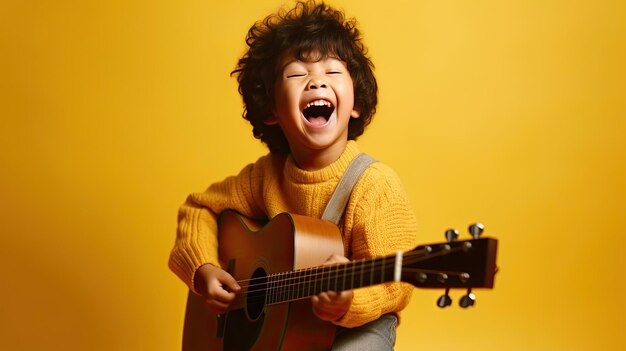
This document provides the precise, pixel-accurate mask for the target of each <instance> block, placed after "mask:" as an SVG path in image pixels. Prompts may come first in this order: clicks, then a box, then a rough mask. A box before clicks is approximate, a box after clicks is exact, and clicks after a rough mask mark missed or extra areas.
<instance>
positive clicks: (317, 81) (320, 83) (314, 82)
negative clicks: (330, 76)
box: [308, 77, 327, 89]
mask: <svg viewBox="0 0 626 351" xmlns="http://www.w3.org/2000/svg"><path fill="white" fill-rule="evenodd" d="M308 87H309V89H322V88H327V86H326V82H325V81H324V79H322V78H321V77H312V78H311V80H310V81H309V84H308Z"/></svg>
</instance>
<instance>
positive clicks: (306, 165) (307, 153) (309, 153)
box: [291, 140, 348, 171]
mask: <svg viewBox="0 0 626 351" xmlns="http://www.w3.org/2000/svg"><path fill="white" fill-rule="evenodd" d="M347 143H348V141H347V140H346V141H345V142H342V143H335V144H333V145H331V146H329V147H327V148H324V149H298V150H296V149H293V148H292V150H291V155H292V156H293V159H294V161H295V162H296V165H298V167H299V168H301V169H303V170H305V171H317V170H320V169H322V168H325V167H327V166H329V165H330V164H332V163H333V162H335V161H337V160H338V159H339V157H341V155H342V154H343V151H344V150H345V148H346V145H347Z"/></svg>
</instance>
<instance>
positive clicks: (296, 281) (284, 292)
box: [238, 247, 463, 300]
mask: <svg viewBox="0 0 626 351" xmlns="http://www.w3.org/2000/svg"><path fill="white" fill-rule="evenodd" d="M462 249H463V248H461V247H457V248H454V249H451V250H447V251H441V252H438V253H435V254H427V255H422V253H421V252H418V251H412V252H409V253H406V254H405V256H404V258H405V259H404V260H403V263H406V264H413V263H417V262H420V261H424V260H425V259H431V258H433V257H436V256H441V255H446V254H449V253H451V252H453V251H459V250H462ZM422 251H425V250H422ZM366 261H371V262H372V264H370V265H367V264H366ZM384 261H385V260H383V259H382V258H380V257H379V258H375V259H363V260H359V261H353V262H350V263H340V264H336V265H328V266H318V267H313V268H306V269H302V270H297V271H291V272H282V273H276V274H272V275H270V276H266V277H260V278H252V279H247V280H241V281H238V282H245V281H249V282H251V281H257V280H263V282H261V283H254V284H248V286H247V287H248V291H247V293H248V294H254V295H258V294H260V295H262V296H259V298H265V294H262V293H263V292H266V291H268V290H276V293H275V294H274V295H279V296H280V297H281V299H282V298H284V297H288V298H287V299H286V300H293V299H294V298H289V297H290V296H294V295H298V296H299V294H300V293H304V290H303V289H304V288H307V287H308V289H307V291H308V293H310V290H311V288H313V289H314V291H318V290H319V292H322V291H327V290H329V289H328V287H329V285H330V283H331V281H332V280H335V284H337V283H339V282H343V286H344V288H345V285H346V281H345V278H346V277H351V278H353V276H354V274H355V272H357V271H360V272H359V273H360V275H361V280H362V279H363V276H366V275H368V276H370V278H369V279H370V280H372V279H374V277H373V276H371V275H372V273H373V272H378V271H380V268H381V267H389V269H391V268H393V266H392V263H389V264H386V263H385V262H384ZM357 265H359V266H357ZM342 266H343V267H344V268H343V269H342ZM333 267H336V269H334V270H333V269H332V268H333ZM307 270H310V271H315V273H313V274H306V271H307ZM405 270H406V269H405ZM410 270H411V271H412V272H414V273H418V272H423V273H431V274H432V273H446V274H448V275H454V276H458V275H461V274H462V273H463V272H452V271H441V270H426V269H410ZM303 273H305V274H304V275H303ZM298 274H300V275H298ZM280 275H286V276H290V277H288V278H286V279H284V280H282V281H281V282H278V284H276V282H275V281H272V279H271V278H276V277H279V276H280ZM320 276H321V277H322V280H321V281H315V279H318V278H319V277H320ZM390 276H391V275H390ZM324 279H326V283H327V284H326V285H327V289H322V286H323V285H324V284H323V283H324ZM366 279H367V278H366ZM382 279H384V278H383V276H382V275H381V277H380V278H379V280H382ZM381 282H382V281H381ZM318 283H319V284H318ZM361 284H362V283H361ZM241 285H243V287H245V286H246V285H245V284H241ZM318 285H319V286H318ZM351 285H352V286H353V287H355V284H354V280H353V279H352V281H351ZM337 287H338V286H337ZM358 287H360V286H356V287H355V288H358ZM294 288H295V289H294ZM346 290H347V289H346ZM241 293H243V292H240V294H241ZM313 295H314V294H313ZM309 296H312V295H309Z"/></svg>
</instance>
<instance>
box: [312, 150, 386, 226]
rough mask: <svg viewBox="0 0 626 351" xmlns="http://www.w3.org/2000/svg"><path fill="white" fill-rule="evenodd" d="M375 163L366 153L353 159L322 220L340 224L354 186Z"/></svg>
mask: <svg viewBox="0 0 626 351" xmlns="http://www.w3.org/2000/svg"><path fill="white" fill-rule="evenodd" d="M374 162H376V160H374V159H373V158H371V157H370V156H369V155H367V154H364V153H360V154H358V155H357V156H356V157H355V158H354V159H352V161H351V162H350V164H349V165H348V168H347V169H346V171H345V172H344V173H343V176H342V177H341V180H339V183H338V184H337V187H336V188H335V192H334V193H333V195H332V196H331V198H330V201H328V204H327V205H326V208H325V209H324V213H323V214H322V219H324V220H327V221H330V222H333V223H335V224H339V222H340V221H341V217H343V212H344V211H345V209H346V205H347V204H348V200H349V199H350V194H351V193H352V188H354V185H355V184H356V182H357V181H358V180H359V178H361V175H362V174H363V172H365V170H366V169H367V167H369V165H371V164H372V163H374ZM342 234H343V233H342Z"/></svg>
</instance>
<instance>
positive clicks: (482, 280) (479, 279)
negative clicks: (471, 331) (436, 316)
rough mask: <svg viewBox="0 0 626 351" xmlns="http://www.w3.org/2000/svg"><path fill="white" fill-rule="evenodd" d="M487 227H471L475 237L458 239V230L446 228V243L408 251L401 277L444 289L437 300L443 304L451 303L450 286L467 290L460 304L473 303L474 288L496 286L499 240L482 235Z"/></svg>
mask: <svg viewBox="0 0 626 351" xmlns="http://www.w3.org/2000/svg"><path fill="white" fill-rule="evenodd" d="M483 229H484V227H483V226H482V225H481V224H472V225H471V226H470V227H469V231H470V234H471V235H472V237H473V238H472V239H469V240H457V238H458V232H457V231H456V230H453V229H450V230H447V231H446V239H447V241H446V242H442V243H435V244H429V245H420V246H418V247H416V248H415V249H413V250H411V251H409V252H406V253H405V254H404V257H403V260H402V275H401V280H402V281H405V282H408V283H411V284H413V285H415V286H416V287H419V288H443V289H446V294H445V295H443V296H442V297H441V298H440V299H439V300H440V301H438V305H439V306H440V307H445V306H448V305H450V303H451V301H450V297H449V296H448V291H449V289H450V288H463V289H468V293H467V295H465V296H464V297H463V298H462V299H461V307H468V306H471V305H473V302H474V299H475V298H474V295H473V294H472V293H471V289H472V288H488V289H491V288H493V284H494V277H495V274H496V272H497V266H496V252H497V249H498V241H497V240H496V239H493V238H480V235H481V233H482V231H483Z"/></svg>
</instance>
